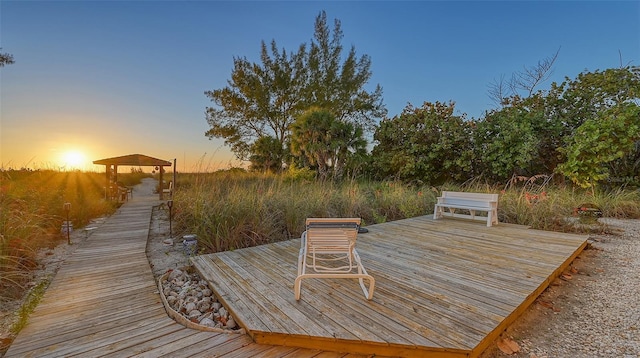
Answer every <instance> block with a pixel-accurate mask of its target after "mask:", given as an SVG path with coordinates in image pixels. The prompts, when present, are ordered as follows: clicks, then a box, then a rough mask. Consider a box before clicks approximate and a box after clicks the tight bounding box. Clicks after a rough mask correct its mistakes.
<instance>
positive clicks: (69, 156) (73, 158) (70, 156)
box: [61, 150, 86, 169]
mask: <svg viewBox="0 0 640 358" xmlns="http://www.w3.org/2000/svg"><path fill="white" fill-rule="evenodd" d="M85 161H86V157H85V155H84V154H83V153H82V152H79V151H77V150H71V151H68V152H65V153H63V154H62V163H61V164H62V166H63V167H65V168H66V169H83V167H84V166H85V164H86V163H85Z"/></svg>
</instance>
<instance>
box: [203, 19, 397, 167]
mask: <svg viewBox="0 0 640 358" xmlns="http://www.w3.org/2000/svg"><path fill="white" fill-rule="evenodd" d="M342 37H343V34H342V29H341V24H340V21H339V20H335V22H334V27H333V31H330V30H329V26H328V24H327V16H326V13H325V12H324V11H323V12H321V13H320V14H319V15H318V16H317V17H316V20H315V31H314V37H313V39H312V40H311V44H310V45H309V46H308V48H307V45H306V44H301V45H300V46H299V47H298V49H297V51H296V52H287V51H286V50H285V49H284V48H283V49H282V50H279V49H278V46H277V44H276V42H275V40H273V41H272V42H271V46H270V47H267V45H266V44H265V42H264V41H263V42H262V45H261V56H260V61H261V63H251V62H250V61H248V60H247V59H246V58H245V57H236V58H234V69H233V71H232V73H231V79H230V80H229V81H228V85H227V86H226V87H224V88H221V89H217V90H213V91H206V92H205V95H206V96H207V97H209V99H210V100H211V101H212V102H214V104H215V105H216V106H215V107H207V108H206V119H207V122H208V124H209V126H210V129H209V130H208V131H207V132H206V133H205V134H206V136H207V137H209V138H222V139H224V140H225V144H227V145H229V146H230V147H231V150H232V151H233V152H234V153H235V154H236V156H237V157H238V158H240V159H243V160H245V159H248V158H249V157H250V156H251V154H252V152H251V151H252V148H255V147H253V143H254V142H255V141H256V140H258V139H259V138H261V137H264V136H270V137H272V138H275V139H276V140H278V141H279V142H280V144H281V146H282V147H283V148H286V143H287V141H288V139H289V136H290V134H291V125H292V123H293V122H294V121H295V120H296V118H298V117H299V116H301V115H302V114H303V113H304V112H305V111H307V110H308V109H309V108H311V107H314V106H315V107H320V108H322V109H324V110H327V111H329V112H330V113H331V114H333V115H334V116H335V117H336V118H337V119H338V120H340V121H343V122H345V123H347V122H349V123H354V124H358V125H361V126H364V127H367V128H372V127H373V125H374V123H375V121H376V120H377V119H379V118H382V117H383V116H384V115H386V109H385V108H384V105H383V104H382V88H381V87H380V86H379V85H378V86H376V87H375V90H373V91H371V92H369V91H367V90H366V89H365V86H366V85H367V84H368V82H369V80H370V79H371V75H372V73H371V59H370V58H369V56H367V55H363V56H361V57H358V56H357V55H356V51H355V47H353V46H352V47H351V49H350V50H349V52H348V54H347V55H346V57H345V58H344V60H343V54H342V51H343V47H342V45H341V41H342Z"/></svg>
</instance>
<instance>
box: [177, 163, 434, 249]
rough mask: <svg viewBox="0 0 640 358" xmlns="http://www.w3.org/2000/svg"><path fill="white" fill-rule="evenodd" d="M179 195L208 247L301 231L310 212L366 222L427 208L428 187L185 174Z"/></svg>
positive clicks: (180, 211) (190, 228)
mask: <svg viewBox="0 0 640 358" xmlns="http://www.w3.org/2000/svg"><path fill="white" fill-rule="evenodd" d="M177 187H178V189H177V190H176V194H175V197H174V202H175V203H174V205H175V206H176V222H177V227H178V228H179V230H181V231H182V232H183V233H187V232H188V233H191V234H197V235H198V237H199V238H200V242H201V243H202V244H204V246H205V247H206V249H207V251H213V252H216V251H224V250H233V249H237V248H241V247H247V246H253V245H258V244H263V243H268V242H273V241H279V240H284V239H289V238H293V237H299V236H300V234H301V233H302V231H303V230H304V220H305V218H307V217H331V216H334V217H336V216H342V217H350V216H356V217H361V218H362V219H363V221H364V222H365V223H366V224H373V223H379V222H384V221H390V220H397V219H401V218H403V217H409V216H416V215H421V214H424V213H426V212H427V211H428V210H429V207H433V204H434V203H435V193H434V192H433V191H431V190H429V189H424V188H416V187H410V186H406V185H401V184H399V183H395V182H382V183H380V182H356V181H350V182H343V183H335V182H331V181H327V182H317V181H314V180H306V179H296V178H293V177H291V176H288V175H282V176H274V175H260V174H251V173H238V172H235V173H213V174H188V175H181V176H180V177H179V179H178V186H177Z"/></svg>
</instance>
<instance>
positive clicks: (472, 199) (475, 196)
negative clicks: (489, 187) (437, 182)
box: [438, 191, 498, 208]
mask: <svg viewBox="0 0 640 358" xmlns="http://www.w3.org/2000/svg"><path fill="white" fill-rule="evenodd" d="M438 202H439V203H451V204H458V205H464V206H476V207H489V208H490V207H491V204H492V203H497V202H498V194H486V193H465V192H457V191H443V192H442V196H441V197H440V198H438Z"/></svg>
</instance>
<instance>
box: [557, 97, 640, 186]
mask: <svg viewBox="0 0 640 358" xmlns="http://www.w3.org/2000/svg"><path fill="white" fill-rule="evenodd" d="M638 140H640V107H639V106H637V105H636V104H634V103H621V104H619V105H618V106H616V107H612V108H610V109H608V110H606V111H604V112H602V113H599V114H598V115H597V116H596V117H595V118H592V119H589V120H587V121H585V122H584V123H583V124H582V125H581V126H580V127H579V128H578V129H577V130H576V133H575V134H574V135H573V136H572V137H571V138H570V141H569V144H568V146H567V147H565V148H561V149H560V151H561V152H562V153H564V154H565V155H566V158H567V159H566V162H564V163H562V164H560V165H559V166H558V171H559V172H560V173H562V174H563V175H565V176H566V177H568V178H569V179H571V180H572V181H573V182H574V183H576V184H578V185H580V186H581V187H583V188H589V187H593V186H594V185H595V184H596V183H597V182H599V181H602V180H604V179H607V178H608V177H609V167H608V166H607V165H606V164H608V163H611V162H613V161H614V160H616V159H619V158H622V157H623V156H624V155H625V154H626V153H628V152H630V151H631V150H632V149H633V148H634V146H635V142H636V141H638Z"/></svg>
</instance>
